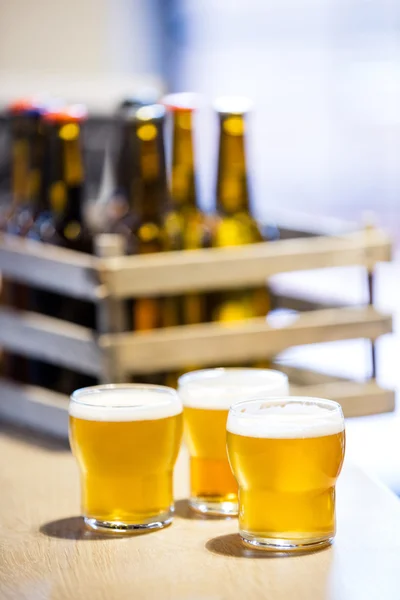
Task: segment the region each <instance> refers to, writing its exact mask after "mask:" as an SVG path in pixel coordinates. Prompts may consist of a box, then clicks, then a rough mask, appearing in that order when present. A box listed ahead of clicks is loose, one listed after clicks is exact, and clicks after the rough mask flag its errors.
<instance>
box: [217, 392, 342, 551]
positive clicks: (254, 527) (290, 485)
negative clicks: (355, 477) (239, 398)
mask: <svg viewBox="0 0 400 600" xmlns="http://www.w3.org/2000/svg"><path fill="white" fill-rule="evenodd" d="M227 449H228V456H229V461H230V464H231V467H232V470H233V473H234V474H235V477H236V479H237V482H238V485H239V533H240V535H241V537H242V539H243V541H244V542H245V544H246V545H249V546H251V547H253V548H254V547H256V548H265V549H269V550H277V551H291V550H299V549H300V550H307V549H313V548H316V547H321V546H325V545H328V544H330V543H331V542H332V540H333V538H334V536H335V529H336V525H335V484H336V480H337V478H338V476H339V474H340V471H341V468H342V463H343V458H344V449H345V432H344V419H343V414H342V410H341V408H340V405H339V404H337V403H336V402H332V401H329V400H321V399H318V398H302V397H298V398H296V397H288V398H275V399H274V398H272V399H271V398H267V397H265V398H263V399H262V400H259V399H258V400H250V401H246V402H241V403H239V404H236V405H235V406H233V407H232V408H231V409H230V412H229V416H228V423H227Z"/></svg>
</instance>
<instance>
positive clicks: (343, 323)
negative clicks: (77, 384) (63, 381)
mask: <svg viewBox="0 0 400 600" xmlns="http://www.w3.org/2000/svg"><path fill="white" fill-rule="evenodd" d="M391 330H392V317H391V316H390V315H386V314H382V313H380V312H378V311H376V310H375V309H374V308H372V307H364V308H354V309H353V308H340V309H328V310H321V311H315V312H310V313H303V314H300V315H298V316H296V317H295V319H294V320H293V322H291V323H290V324H288V325H286V326H284V327H280V328H277V327H273V326H271V325H270V324H268V322H267V321H266V320H265V319H263V318H257V319H248V320H246V321H242V322H237V323H232V324H229V325H225V324H221V323H203V324H200V325H187V326H185V327H170V328H168V329H159V330H153V331H147V332H141V333H120V334H115V335H104V336H101V337H100V339H99V343H100V345H101V347H102V348H104V350H105V351H109V352H111V353H112V354H113V356H114V359H115V361H116V362H117V363H118V364H119V365H120V367H121V369H122V370H124V371H126V372H130V373H152V372H155V371H160V370H161V371H162V370H168V369H177V368H181V367H185V366H190V365H191V364H204V365H209V366H212V365H218V366H221V365H223V364H225V363H227V364H229V363H237V362H240V361H251V360H257V359H262V358H268V357H272V356H274V355H276V354H278V353H279V352H281V351H282V350H285V349H286V348H289V347H291V346H299V345H302V344H314V343H319V342H328V341H329V342H332V341H336V340H348V339H355V338H360V337H362V338H369V339H371V340H374V339H376V338H377V337H379V336H381V335H383V334H385V333H389V332H390V331H391Z"/></svg>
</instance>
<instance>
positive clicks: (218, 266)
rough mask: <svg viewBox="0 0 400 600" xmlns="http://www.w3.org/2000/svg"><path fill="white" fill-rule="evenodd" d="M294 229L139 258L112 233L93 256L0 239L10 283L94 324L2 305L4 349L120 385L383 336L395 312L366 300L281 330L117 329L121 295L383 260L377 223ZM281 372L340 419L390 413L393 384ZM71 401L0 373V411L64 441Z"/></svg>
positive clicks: (384, 247)
mask: <svg viewBox="0 0 400 600" xmlns="http://www.w3.org/2000/svg"><path fill="white" fill-rule="evenodd" d="M291 233H292V234H293V232H291ZM295 233H296V232H295ZM297 233H298V234H299V237H296V238H294V239H291V238H290V237H289V239H282V240H280V241H276V242H272V243H259V244H254V245H251V246H244V247H234V248H222V249H207V250H191V251H186V252H171V253H163V254H156V255H146V256H140V257H139V256H133V257H127V256H110V254H115V253H116V252H119V250H118V249H117V248H118V244H116V242H117V241H118V240H117V238H115V237H110V236H108V237H104V236H101V237H100V238H99V239H98V250H99V252H98V253H99V254H101V255H102V256H100V255H98V256H89V255H84V254H80V253H77V252H74V251H70V250H65V249H62V248H56V247H50V246H45V245H43V244H41V243H39V242H35V241H32V240H27V239H19V238H15V237H10V236H6V235H2V236H0V271H1V272H2V273H3V274H4V276H5V277H6V278H7V279H9V280H14V281H17V282H23V283H26V284H28V285H32V286H35V287H40V288H43V289H48V290H52V291H56V292H60V293H63V294H65V295H68V296H71V297H76V298H82V299H86V300H91V301H93V302H94V303H95V304H96V305H97V311H98V330H97V331H92V330H90V329H87V328H85V327H81V326H78V325H74V324H71V323H67V322H64V321H60V320H58V319H55V318H52V317H47V316H44V315H39V314H35V313H32V312H23V311H17V310H14V309H12V308H8V307H2V308H1V309H0V345H1V346H2V347H4V348H5V349H7V350H9V351H11V352H17V353H19V354H22V355H26V356H28V357H35V358H41V359H45V360H48V361H49V362H52V363H54V364H57V365H60V366H65V367H69V368H71V369H74V370H76V371H79V372H82V373H86V374H90V375H95V376H97V377H98V378H99V379H100V380H101V381H103V382H124V381H127V380H129V377H130V375H132V374H138V373H141V374H150V373H152V372H157V371H163V370H169V369H173V370H175V369H185V367H190V365H192V364H201V365H204V366H221V365H225V364H230V363H240V362H241V361H243V362H249V361H253V360H257V359H265V358H268V357H274V356H275V355H276V354H277V353H279V352H281V351H283V350H285V349H287V348H290V347H292V346H297V345H302V344H314V343H319V342H328V341H335V340H348V339H355V338H366V339H369V340H371V341H372V342H374V341H375V340H376V339H377V338H378V337H379V336H381V335H384V334H386V333H389V332H391V331H392V318H391V316H390V315H387V314H383V313H381V312H380V311H378V310H376V309H375V308H374V307H373V306H372V305H369V306H359V307H346V306H338V307H334V308H325V307H324V306H321V305H318V306H317V305H314V306H313V303H309V304H308V305H306V306H303V312H300V313H298V314H297V315H296V316H295V317H294V318H293V319H292V320H291V321H290V323H287V324H286V325H284V326H281V327H277V326H274V325H273V324H271V323H269V322H268V321H266V320H265V319H264V318H255V319H249V320H247V321H242V322H237V323H230V324H229V325H227V324H224V323H204V324H199V325H187V326H180V327H170V328H166V329H159V330H154V331H146V332H136V333H134V332H128V331H124V328H125V325H124V320H125V308H124V307H125V305H124V300H125V299H127V298H132V297H141V296H142V297H143V296H158V295H175V294H180V293H183V292H187V291H189V290H190V291H195V290H198V291H214V290H224V289H235V288H240V287H242V286H251V285H259V284H262V283H263V282H265V280H266V279H267V278H268V277H270V276H272V275H275V274H277V273H283V272H290V271H296V270H309V269H319V268H328V267H338V266H349V265H360V266H363V267H364V268H365V269H366V272H368V273H370V274H372V273H373V270H374V267H375V265H376V263H377V262H379V261H387V260H390V258H391V242H390V240H389V238H388V237H387V235H386V234H385V233H384V232H382V231H381V230H379V229H375V228H367V229H366V230H363V231H355V232H347V233H344V234H342V235H322V236H316V235H315V232H312V235H311V236H308V237H307V236H306V235H305V232H303V231H300V232H297ZM284 234H285V230H283V237H285V235H284ZM302 234H304V235H303V236H302ZM301 236H302V237H301ZM304 309H311V310H304ZM280 368H282V369H283V367H280ZM286 370H287V371H288V373H289V375H290V380H291V383H292V391H293V392H295V393H296V394H301V395H311V396H322V397H328V398H332V399H336V400H338V401H339V402H340V403H341V404H342V406H343V410H344V413H345V415H346V416H355V415H366V414H373V413H380V412H388V411H391V410H393V409H394V393H393V391H391V390H385V389H382V388H381V387H379V386H378V384H377V383H376V381H375V379H371V380H370V381H367V382H364V383H360V382H356V381H349V380H345V379H340V378H336V377H330V376H327V375H322V374H320V373H317V372H314V371H306V370H304V369H295V368H291V369H289V368H286ZM67 404H68V399H67V398H66V397H65V396H63V395H61V394H58V393H54V392H50V391H48V390H44V389H41V388H37V387H33V386H24V385H20V384H16V383H15V382H11V381H7V380H4V379H3V380H0V418H3V419H7V420H11V421H13V422H16V423H19V424H23V425H28V426H31V427H34V428H37V429H41V430H44V431H46V432H51V433H54V434H57V435H60V436H66V435H67Z"/></svg>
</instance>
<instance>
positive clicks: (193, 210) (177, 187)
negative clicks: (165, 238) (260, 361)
mask: <svg viewBox="0 0 400 600" xmlns="http://www.w3.org/2000/svg"><path fill="white" fill-rule="evenodd" d="M163 104H164V105H165V106H166V107H167V108H168V110H169V111H170V113H171V118H172V166H171V184H170V189H171V210H170V211H169V212H168V215H167V217H166V228H167V231H168V233H169V239H171V240H172V241H173V244H174V249H177V250H190V249H196V248H205V247H208V246H209V245H210V234H209V229H208V227H207V225H206V220H205V216H204V215H203V214H202V212H201V211H200V209H199V207H198V194H197V181H196V169H195V155H194V140H193V119H194V115H195V112H196V110H197V108H198V104H199V100H198V96H197V95H196V94H191V93H180V94H169V95H168V96H165V97H164V99H163ZM179 304H180V311H179V312H180V321H181V323H183V324H191V323H201V322H204V321H206V320H207V305H206V296H205V295H204V294H200V293H196V294H186V295H185V296H183V297H181V298H179Z"/></svg>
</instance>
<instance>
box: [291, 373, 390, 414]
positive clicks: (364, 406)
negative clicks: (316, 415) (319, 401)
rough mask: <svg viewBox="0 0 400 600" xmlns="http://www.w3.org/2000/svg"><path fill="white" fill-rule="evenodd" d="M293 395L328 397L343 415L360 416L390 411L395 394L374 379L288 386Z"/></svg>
mask: <svg viewBox="0 0 400 600" xmlns="http://www.w3.org/2000/svg"><path fill="white" fill-rule="evenodd" d="M290 393H291V394H292V395H294V396H309V397H312V398H329V399H330V400H336V401H337V402H339V403H340V404H341V406H342V409H343V413H344V415H345V417H360V416H366V415H373V414H376V413H386V412H392V411H393V410H394V408H395V394H394V392H393V391H392V390H384V389H382V388H381V387H379V386H378V384H377V383H376V382H375V380H371V381H367V382H365V383H360V382H358V381H332V382H327V381H324V382H323V383H320V384H315V385H309V386H296V385H291V386H290Z"/></svg>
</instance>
